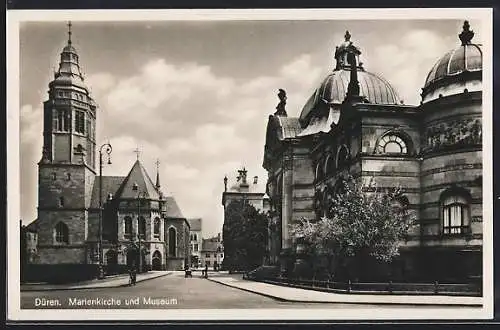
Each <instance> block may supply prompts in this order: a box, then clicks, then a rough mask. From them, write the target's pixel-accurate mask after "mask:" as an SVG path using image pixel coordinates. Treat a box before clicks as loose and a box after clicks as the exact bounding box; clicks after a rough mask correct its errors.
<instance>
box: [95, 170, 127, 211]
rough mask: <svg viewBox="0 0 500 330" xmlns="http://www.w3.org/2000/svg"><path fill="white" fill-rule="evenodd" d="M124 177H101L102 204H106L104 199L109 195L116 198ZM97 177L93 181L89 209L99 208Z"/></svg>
mask: <svg viewBox="0 0 500 330" xmlns="http://www.w3.org/2000/svg"><path fill="white" fill-rule="evenodd" d="M124 179H125V177H124V176H103V177H102V204H104V203H106V199H107V198H108V195H109V194H112V195H113V198H115V197H116V195H117V191H118V189H119V188H120V186H121V184H122V183H123V180H124ZM99 180H100V179H99V177H98V176H97V177H96V178H95V180H94V186H93V187H92V197H91V199H90V208H95V209H98V208H99Z"/></svg>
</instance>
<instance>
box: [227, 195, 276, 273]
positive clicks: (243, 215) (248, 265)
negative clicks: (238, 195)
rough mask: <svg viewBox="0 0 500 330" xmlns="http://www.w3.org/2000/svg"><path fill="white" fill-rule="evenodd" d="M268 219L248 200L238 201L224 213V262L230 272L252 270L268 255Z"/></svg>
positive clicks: (231, 204) (230, 204)
mask: <svg viewBox="0 0 500 330" xmlns="http://www.w3.org/2000/svg"><path fill="white" fill-rule="evenodd" d="M267 223H268V217H267V215H266V214H265V213H263V212H260V211H258V210H257V209H256V208H255V207H253V206H252V205H251V204H250V203H249V202H248V201H247V200H235V201H232V202H231V203H229V205H228V206H227V207H226V210H225V220H224V228H223V236H224V242H223V243H224V261H223V265H224V268H225V269H228V270H251V269H254V268H256V267H258V266H260V265H262V261H263V259H264V257H265V255H266V244H267V235H268V232H267Z"/></svg>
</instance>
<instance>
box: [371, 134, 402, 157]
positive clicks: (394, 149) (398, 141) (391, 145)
mask: <svg viewBox="0 0 500 330" xmlns="http://www.w3.org/2000/svg"><path fill="white" fill-rule="evenodd" d="M377 153H379V154H407V153H408V147H407V145H406V143H405V141H404V140H403V139H402V138H401V137H400V136H399V135H396V134H392V133H390V134H386V135H385V136H383V137H382V138H381V139H380V140H379V142H378V145H377Z"/></svg>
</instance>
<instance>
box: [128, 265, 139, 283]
mask: <svg viewBox="0 0 500 330" xmlns="http://www.w3.org/2000/svg"><path fill="white" fill-rule="evenodd" d="M129 276H130V279H129V283H130V285H135V283H136V280H137V274H136V271H135V267H134V266H132V267H131V268H130V270H129Z"/></svg>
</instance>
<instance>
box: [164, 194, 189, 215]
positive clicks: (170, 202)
mask: <svg viewBox="0 0 500 330" xmlns="http://www.w3.org/2000/svg"><path fill="white" fill-rule="evenodd" d="M165 204H166V205H167V212H166V217H167V218H172V219H185V218H184V216H183V215H182V212H181V209H180V208H179V205H177V202H176V201H175V198H174V197H173V196H167V197H165Z"/></svg>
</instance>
